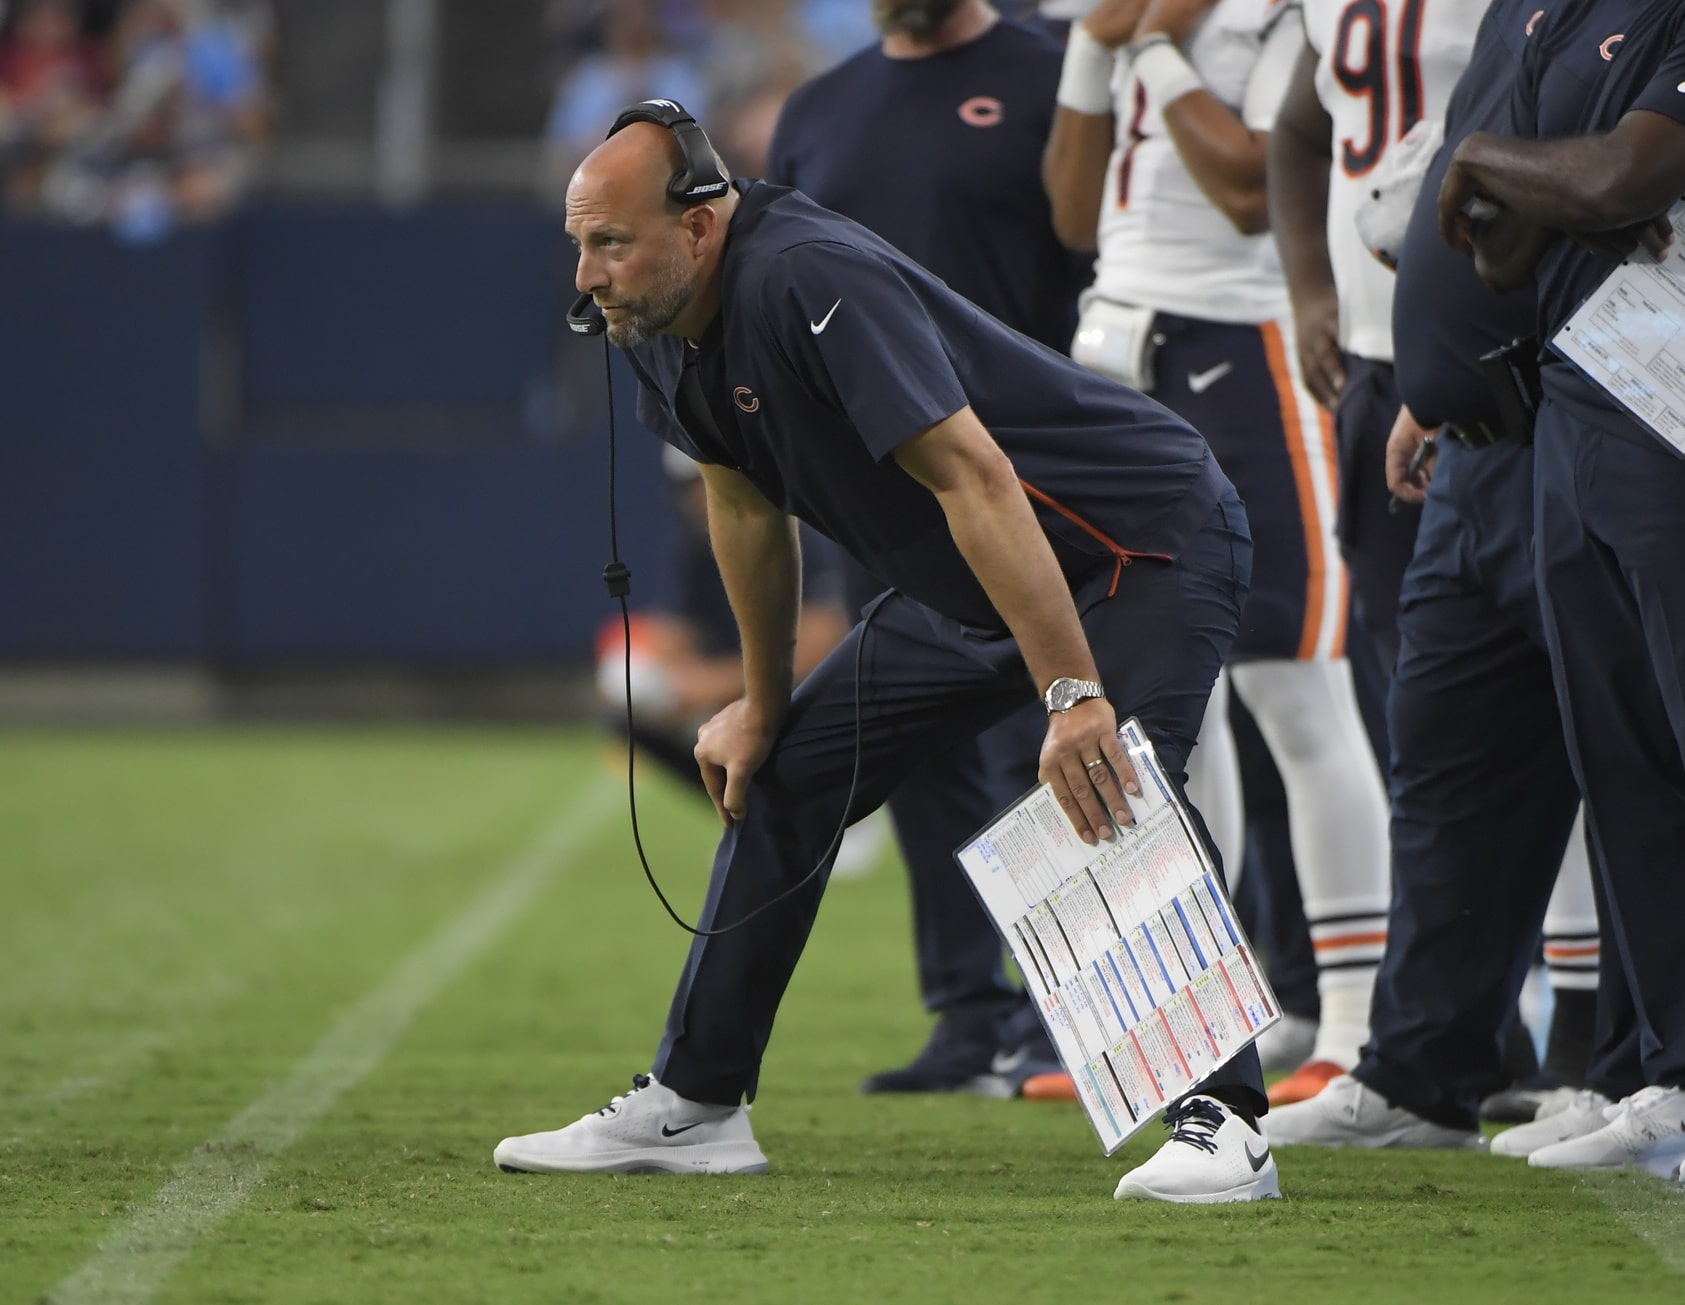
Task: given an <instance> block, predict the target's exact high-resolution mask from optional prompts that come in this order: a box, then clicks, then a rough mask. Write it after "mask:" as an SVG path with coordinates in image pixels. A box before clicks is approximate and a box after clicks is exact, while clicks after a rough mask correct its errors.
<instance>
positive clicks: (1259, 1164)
mask: <svg viewBox="0 0 1685 1305" xmlns="http://www.w3.org/2000/svg"><path fill="white" fill-rule="evenodd" d="M692 1127H694V1125H692ZM1241 1149H1242V1150H1243V1151H1245V1152H1246V1163H1247V1164H1249V1165H1251V1166H1252V1172H1253V1173H1257V1172H1258V1171H1259V1170H1260V1169H1262V1168H1263V1167H1264V1166H1265V1165H1266V1164H1267V1163H1268V1162H1269V1158H1270V1149H1269V1147H1267V1146H1266V1147H1265V1148H1264V1154H1263V1155H1253V1154H1252V1148H1251V1147H1249V1146H1245V1147H1242V1148H1241Z"/></svg>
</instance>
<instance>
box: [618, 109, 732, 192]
mask: <svg viewBox="0 0 1685 1305" xmlns="http://www.w3.org/2000/svg"><path fill="white" fill-rule="evenodd" d="M634 122H653V123H654V124H655V125H656V126H658V127H665V128H667V130H668V131H670V132H672V133H673V137H674V139H675V140H677V141H678V142H679V153H680V154H681V155H682V156H683V157H684V164H683V166H681V167H680V168H679V170H678V171H677V172H675V173H674V174H673V178H672V180H671V181H669V182H668V183H667V198H668V199H670V200H672V201H673V202H674V203H676V204H700V203H701V202H702V201H704V200H708V199H717V198H718V197H719V196H721V195H723V194H725V193H726V191H727V190H728V189H730V187H731V183H730V182H729V181H727V180H726V179H725V174H724V173H723V172H721V171H720V165H719V160H718V158H717V157H716V155H715V154H714V146H713V144H712V143H711V142H710V141H709V140H708V136H707V134H706V133H705V132H704V131H703V130H702V128H700V127H698V126H697V125H696V119H695V118H693V117H691V116H690V114H689V113H687V112H686V111H685V106H684V105H682V104H680V103H679V102H678V101H677V100H643V101H641V102H640V103H638V104H634V105H632V106H631V107H630V108H628V109H622V110H621V111H620V114H619V116H618V117H616V118H615V120H614V126H612V127H610V128H609V129H608V134H609V136H612V135H614V134H615V133H616V132H617V131H620V130H621V129H622V128H625V127H629V126H631V125H632V124H633V123H634ZM604 139H605V140H606V139H608V137H606V136H605V137H604Z"/></svg>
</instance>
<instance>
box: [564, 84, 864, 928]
mask: <svg viewBox="0 0 1685 1305" xmlns="http://www.w3.org/2000/svg"><path fill="white" fill-rule="evenodd" d="M634 122H653V123H655V124H656V125H657V126H659V127H665V128H667V129H668V130H669V131H671V132H672V133H673V135H674V136H675V137H676V138H677V139H678V142H679V152H680V153H681V154H683V155H684V166H683V167H682V168H680V169H679V170H678V171H677V172H675V173H674V174H673V176H672V179H671V180H669V181H668V183H667V198H668V199H670V200H672V201H673V202H674V203H675V204H683V205H686V206H687V207H688V206H690V205H692V204H702V203H705V202H706V201H708V200H710V199H716V198H718V197H719V196H721V195H723V194H725V193H726V191H727V190H728V189H730V187H731V183H730V182H729V181H727V180H726V178H725V174H724V173H723V172H721V171H720V164H719V156H718V155H716V154H715V153H714V147H713V145H712V144H710V143H709V140H708V137H707V135H706V134H705V133H704V132H703V130H702V128H700V127H698V126H697V125H696V119H695V118H693V117H691V116H690V114H688V113H686V112H685V108H684V105H682V104H680V103H678V101H676V100H644V101H643V102H642V103H640V104H634V105H632V106H631V107H630V108H628V109H622V110H621V111H620V116H619V117H617V118H616V119H615V120H614V126H612V127H610V128H609V129H608V134H609V136H612V135H614V133H615V132H617V131H619V130H621V129H622V128H623V127H627V126H629V125H630V124H632V123H634ZM603 139H604V140H607V139H608V137H607V136H605V137H604V138H603ZM607 329H608V322H607V320H606V319H605V318H604V317H603V312H602V309H600V308H598V307H597V305H596V304H595V303H593V302H592V300H591V296H590V295H588V294H583V295H580V296H579V298H578V299H576V300H574V302H573V307H572V308H571V309H569V310H568V330H570V331H572V332H573V333H574V334H575V335H602V334H603V332H604V331H606V330H607ZM608 346H609V342H608V340H607V339H604V340H603V383H604V389H605V392H606V393H607V396H608V538H609V564H608V565H607V566H605V567H604V568H603V583H604V584H606V585H607V586H608V592H609V596H610V597H611V598H613V599H615V600H616V601H617V602H618V603H619V604H620V630H621V638H622V640H623V643H622V647H623V649H624V655H623V656H624V660H623V662H622V674H623V675H624V677H625V685H626V798H627V805H628V807H629V808H630V812H631V816H632V845H633V846H634V847H636V848H637V850H638V862H639V864H640V865H642V866H643V871H644V878H645V879H647V880H648V881H649V886H650V888H651V889H653V890H654V892H655V896H656V898H657V899H658V900H659V901H660V903H661V906H662V909H663V910H665V911H666V912H667V914H668V916H669V917H671V919H672V921H673V923H674V924H676V925H678V926H679V928H681V929H683V930H684V931H685V932H686V933H690V934H695V935H696V936H697V937H700V938H714V937H718V936H719V935H720V934H724V933H730V932H732V930H734V929H741V928H742V927H743V926H744V925H746V924H748V923H749V921H751V920H753V919H754V918H755V917H756V916H758V915H761V914H763V913H764V912H766V911H770V910H771V909H772V908H773V907H775V906H777V905H778V904H779V903H780V902H784V901H787V900H789V899H790V898H791V897H794V896H795V895H796V894H797V893H799V892H801V891H803V890H804V889H805V888H806V887H807V886H808V885H809V884H811V883H812V882H813V881H814V880H815V879H816V878H818V876H819V873H820V871H822V870H823V869H824V868H825V864H826V862H827V861H829V860H830V859H831V858H832V857H833V856H835V855H836V851H837V849H838V848H839V847H841V846H842V839H843V834H844V833H846V832H847V830H848V817H849V813H850V812H851V811H853V809H854V795H855V793H856V792H857V791H858V789H859V787H860V751H861V729H860V718H861V710H860V678H861V676H860V672H861V667H862V665H863V664H864V660H865V654H866V633H867V631H869V630H870V629H871V628H872V621H873V619H874V618H875V617H876V616H877V614H878V613H879V612H880V611H882V610H883V604H882V603H879V604H877V605H876V606H874V607H873V608H872V609H871V611H869V612H867V613H866V617H865V620H864V623H863V624H862V626H861V629H860V638H859V641H858V642H857V643H856V644H855V648H854V773H853V774H852V776H850V778H849V783H848V798H847V799H846V800H845V801H844V803H843V814H842V817H841V819H839V820H838V821H837V828H836V832H835V833H833V834H832V835H831V840H830V842H829V843H827V844H826V846H825V851H824V853H823V854H822V855H821V856H820V858H819V860H818V861H816V862H815V863H814V866H813V868H812V869H811V870H809V871H808V872H807V874H805V875H804V876H802V878H800V879H798V880H797V881H796V882H795V883H793V884H791V885H790V886H789V887H788V888H786V889H784V890H783V891H782V892H780V893H777V894H775V895H774V896H773V897H771V898H769V899H768V900H767V901H764V902H762V903H761V904H760V905H759V906H757V907H755V908H753V909H752V910H750V911H749V912H748V913H747V914H745V915H743V916H742V917H741V918H739V919H737V920H734V921H732V922H731V923H730V924H724V925H719V926H717V927H715V928H713V929H701V928H698V927H697V926H696V925H693V924H690V923H688V922H687V921H686V920H685V919H684V917H683V916H681V915H680V914H679V913H678V912H677V911H675V910H674V909H673V904H672V903H671V902H669V901H668V900H667V894H666V893H664V892H662V891H661V885H660V884H658V883H656V881H655V872H654V871H653V870H651V869H650V865H649V857H648V856H647V855H646V854H645V852H644V839H643V834H642V832H641V831H640V830H639V828H638V787H637V771H636V766H637V755H638V749H637V745H636V744H635V743H634V742H633V740H632V733H633V730H632V618H631V612H630V610H629V608H628V607H627V603H626V598H627V595H628V594H630V593H631V590H632V572H631V570H630V569H629V568H628V567H627V565H626V563H624V562H623V561H621V560H620V528H619V524H618V522H617V521H616V515H615V493H614V481H615V457H614V372H613V370H612V368H611V367H610V364H609V357H610V354H609V347H608Z"/></svg>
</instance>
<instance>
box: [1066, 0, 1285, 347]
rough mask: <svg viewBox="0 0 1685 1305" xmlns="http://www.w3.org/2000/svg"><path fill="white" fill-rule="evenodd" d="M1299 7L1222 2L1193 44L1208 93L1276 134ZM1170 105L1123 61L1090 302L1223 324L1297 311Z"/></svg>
mask: <svg viewBox="0 0 1685 1305" xmlns="http://www.w3.org/2000/svg"><path fill="white" fill-rule="evenodd" d="M1297 9H1298V0H1218V2H1217V4H1216V5H1215V6H1214V7H1213V8H1212V10H1211V12H1210V13H1209V14H1207V15H1206V17H1205V19H1204V21H1203V22H1202V23H1201V24H1200V26H1199V28H1198V29H1197V30H1196V31H1195V33H1194V35H1193V38H1192V39H1191V40H1190V41H1188V42H1187V44H1186V47H1185V51H1184V52H1185V54H1186V55H1187V58H1188V62H1189V63H1191V64H1192V65H1193V67H1194V70H1195V71H1196V72H1198V73H1199V75H1200V77H1201V78H1202V79H1203V80H1204V82H1205V85H1206V88H1207V89H1208V90H1209V91H1210V92H1211V93H1212V94H1213V95H1214V96H1216V97H1217V99H1218V100H1220V101H1221V102H1222V103H1223V104H1226V105H1228V106H1229V107H1230V108H1232V109H1233V110H1234V111H1235V112H1236V113H1237V114H1239V115H1240V117H1241V119H1242V120H1243V121H1244V122H1245V124H1246V125H1247V126H1248V127H1250V128H1252V129H1253V130H1255V131H1268V130H1269V128H1270V126H1271V125H1272V124H1273V123H1274V121H1275V115H1276V110H1277V109H1278V108H1279V107H1280V105H1281V98H1282V96H1283V94H1284V93H1285V92H1286V89H1287V83H1288V79H1289V78H1290V77H1291V75H1292V71H1293V65H1294V64H1295V63H1296V62H1297V61H1298V58H1299V52H1300V50H1301V48H1302V47H1303V42H1304V36H1303V30H1302V28H1301V25H1300V22H1299V18H1298V15H1297ZM1160 107H1161V106H1159V105H1156V104H1153V103H1151V102H1150V99H1149V97H1148V95H1147V93H1146V91H1145V89H1144V88H1143V87H1142V85H1141V83H1140V82H1138V81H1137V80H1136V79H1135V77H1134V76H1133V74H1131V73H1130V72H1129V70H1128V69H1127V67H1125V66H1124V65H1123V63H1122V61H1121V60H1120V61H1119V65H1118V69H1117V71H1116V72H1115V73H1114V75H1113V78H1112V114H1113V119H1114V121H1115V123H1116V132H1117V144H1116V146H1115V147H1114V148H1113V150H1112V157H1111V162H1110V163H1109V164H1108V165H1107V169H1106V188H1105V193H1104V195H1103V197H1102V199H1101V201H1100V232H1099V236H1100V241H1099V243H1100V255H1099V257H1098V258H1097V259H1096V260H1095V264H1094V271H1095V279H1094V286H1093V288H1092V289H1091V290H1090V291H1089V292H1088V293H1089V295H1091V296H1099V297H1100V298H1102V299H1110V300H1114V301H1116V302H1118V303H1125V304H1139V305H1141V306H1142V307H1145V308H1153V309H1156V310H1158V311H1160V312H1166V313H1179V314H1181V315H1182V316H1185V317H1196V318H1200V319H1203V320H1206V321H1217V322H1245V323H1257V322H1267V321H1270V320H1272V319H1274V318H1278V317H1281V316H1282V315H1283V314H1284V313H1285V312H1286V311H1287V289H1286V284H1285V282H1284V281H1283V279H1282V273H1281V261H1280V258H1279V257H1278V255H1277V253H1276V247H1275V241H1274V240H1273V239H1272V238H1271V237H1270V236H1269V235H1268V234H1267V233H1266V234H1264V235H1258V236H1246V235H1242V234H1241V233H1240V232H1239V231H1237V230H1236V229H1235V227H1234V224H1233V223H1231V222H1230V221H1229V220H1228V218H1226V217H1224V216H1223V213H1222V210H1220V209H1219V208H1218V207H1217V206H1216V205H1215V204H1213V203H1212V202H1211V200H1210V199H1208V198H1207V197H1206V195H1205V193H1204V192H1203V191H1202V190H1200V188H1199V185H1198V183H1196V182H1195V181H1194V179H1193V176H1192V175H1191V174H1190V173H1189V172H1188V169H1187V165H1186V164H1184V163H1183V162H1182V156H1181V154H1180V153H1179V152H1178V151H1177V149H1176V144H1175V142H1174V141H1173V140H1172V139H1171V138H1170V133H1169V129H1168V128H1167V127H1166V126H1165V123H1164V118H1163V116H1162V115H1161V113H1160Z"/></svg>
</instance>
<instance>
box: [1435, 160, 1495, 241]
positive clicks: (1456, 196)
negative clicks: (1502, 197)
mask: <svg viewBox="0 0 1685 1305" xmlns="http://www.w3.org/2000/svg"><path fill="white" fill-rule="evenodd" d="M1496 139H1497V138H1496V137H1495V136H1494V135H1493V134H1492V133H1491V132H1485V131H1476V132H1471V133H1470V134H1469V135H1468V136H1466V137H1464V138H1463V143H1462V144H1461V145H1459V146H1457V152H1456V153H1455V154H1453V155H1452V156H1451V164H1450V166H1449V167H1447V168H1446V169H1445V180H1444V181H1442V182H1440V183H1439V234H1440V235H1442V236H1443V237H1445V243H1446V244H1448V245H1450V246H1451V248H1452V249H1455V250H1456V251H1457V252H1458V253H1459V254H1468V255H1470V256H1471V257H1472V256H1473V254H1474V219H1473V218H1472V217H1471V216H1470V215H1469V204H1470V201H1473V200H1481V201H1483V202H1485V203H1488V204H1489V203H1490V202H1491V200H1490V197H1489V196H1487V195H1486V194H1484V193H1483V192H1482V191H1481V189H1480V186H1479V185H1478V184H1477V183H1476V181H1475V179H1474V172H1473V170H1472V168H1471V167H1470V166H1469V163H1468V158H1469V157H1470V155H1472V154H1473V153H1474V152H1476V151H1477V150H1479V149H1480V148H1481V147H1482V146H1483V145H1484V144H1485V143H1486V142H1488V141H1491V140H1496ZM1471 147H1472V148H1471Z"/></svg>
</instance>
